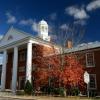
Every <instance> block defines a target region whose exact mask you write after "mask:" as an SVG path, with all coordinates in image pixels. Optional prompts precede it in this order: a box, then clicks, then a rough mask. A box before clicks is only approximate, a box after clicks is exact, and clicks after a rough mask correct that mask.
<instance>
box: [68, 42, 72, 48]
mask: <svg viewBox="0 0 100 100" xmlns="http://www.w3.org/2000/svg"><path fill="white" fill-rule="evenodd" d="M72 47H73V43H72V41H71V40H68V41H67V48H72Z"/></svg>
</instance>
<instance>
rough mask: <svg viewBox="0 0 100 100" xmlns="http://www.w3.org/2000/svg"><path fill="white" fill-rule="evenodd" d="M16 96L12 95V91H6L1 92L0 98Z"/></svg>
mask: <svg viewBox="0 0 100 100" xmlns="http://www.w3.org/2000/svg"><path fill="white" fill-rule="evenodd" d="M13 95H14V94H13V93H12V91H11V90H8V89H7V90H5V91H0V96H13Z"/></svg>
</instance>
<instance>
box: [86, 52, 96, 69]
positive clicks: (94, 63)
mask: <svg viewBox="0 0 100 100" xmlns="http://www.w3.org/2000/svg"><path fill="white" fill-rule="evenodd" d="M88 54H92V55H93V65H91V66H90V65H88V61H87V59H88V58H87V55H88ZM86 67H95V61H94V52H88V53H86Z"/></svg>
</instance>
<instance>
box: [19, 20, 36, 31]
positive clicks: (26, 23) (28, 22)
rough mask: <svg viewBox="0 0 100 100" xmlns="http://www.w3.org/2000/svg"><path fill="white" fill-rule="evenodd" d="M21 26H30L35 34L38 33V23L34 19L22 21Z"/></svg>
mask: <svg viewBox="0 0 100 100" xmlns="http://www.w3.org/2000/svg"><path fill="white" fill-rule="evenodd" d="M19 24H20V25H24V26H30V27H31V29H32V30H33V31H34V32H38V23H37V22H36V21H35V20H33V19H31V18H30V19H27V20H25V19H24V20H21V21H20V22H19Z"/></svg>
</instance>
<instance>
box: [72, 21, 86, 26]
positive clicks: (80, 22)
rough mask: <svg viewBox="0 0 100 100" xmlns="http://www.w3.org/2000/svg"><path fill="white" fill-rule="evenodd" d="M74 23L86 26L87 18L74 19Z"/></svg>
mask: <svg viewBox="0 0 100 100" xmlns="http://www.w3.org/2000/svg"><path fill="white" fill-rule="evenodd" d="M74 24H79V25H82V26H84V25H86V20H76V21H74Z"/></svg>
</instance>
